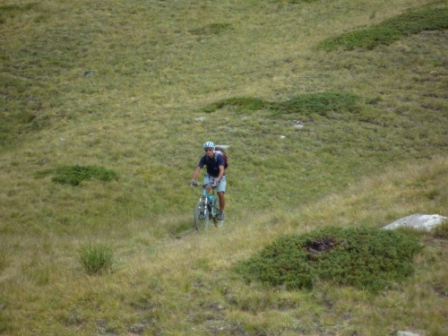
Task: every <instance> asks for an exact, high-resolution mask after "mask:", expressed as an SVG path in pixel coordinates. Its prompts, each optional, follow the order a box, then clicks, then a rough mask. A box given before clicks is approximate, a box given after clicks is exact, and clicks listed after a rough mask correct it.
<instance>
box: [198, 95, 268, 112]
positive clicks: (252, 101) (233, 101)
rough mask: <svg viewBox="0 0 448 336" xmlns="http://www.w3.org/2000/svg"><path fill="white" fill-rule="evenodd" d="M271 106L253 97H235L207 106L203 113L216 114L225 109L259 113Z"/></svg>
mask: <svg viewBox="0 0 448 336" xmlns="http://www.w3.org/2000/svg"><path fill="white" fill-rule="evenodd" d="M267 106H269V103H267V102H265V101H263V100H261V99H258V98H253V97H234V98H228V99H222V100H219V101H217V102H216V103H213V104H210V105H207V106H205V107H204V108H203V109H202V111H203V112H207V113H210V112H215V111H216V110H219V109H222V108H224V107H235V108H236V111H237V112H241V111H243V110H244V111H257V110H261V109H263V108H265V107H267Z"/></svg>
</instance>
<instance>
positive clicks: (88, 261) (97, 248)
mask: <svg viewBox="0 0 448 336" xmlns="http://www.w3.org/2000/svg"><path fill="white" fill-rule="evenodd" d="M113 259H114V255H113V251H112V248H111V247H110V246H108V245H104V244H89V245H86V246H84V247H83V248H81V251H80V260H81V264H82V265H83V266H84V269H85V271H86V272H87V274H89V275H94V274H103V273H104V272H106V271H110V270H111V269H112V265H113Z"/></svg>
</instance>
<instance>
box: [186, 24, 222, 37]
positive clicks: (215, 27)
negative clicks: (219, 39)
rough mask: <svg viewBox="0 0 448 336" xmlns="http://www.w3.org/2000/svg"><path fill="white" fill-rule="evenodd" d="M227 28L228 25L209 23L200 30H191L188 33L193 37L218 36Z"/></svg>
mask: <svg viewBox="0 0 448 336" xmlns="http://www.w3.org/2000/svg"><path fill="white" fill-rule="evenodd" d="M229 27H230V23H211V24H208V25H205V26H203V27H201V28H196V29H191V30H189V32H190V34H193V35H213V34H220V33H222V32H223V31H224V30H226V29H227V28H229Z"/></svg>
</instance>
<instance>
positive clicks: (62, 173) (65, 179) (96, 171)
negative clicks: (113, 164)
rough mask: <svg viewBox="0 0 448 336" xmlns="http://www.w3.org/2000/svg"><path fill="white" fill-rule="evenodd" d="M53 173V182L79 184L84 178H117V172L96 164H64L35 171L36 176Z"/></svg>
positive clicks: (106, 180)
mask: <svg viewBox="0 0 448 336" xmlns="http://www.w3.org/2000/svg"><path fill="white" fill-rule="evenodd" d="M47 175H54V176H53V178H52V181H53V182H57V183H62V184H71V185H74V186H76V185H79V184H80V183H81V182H82V181H84V180H90V179H92V178H93V179H97V180H100V181H104V182H109V181H112V180H114V179H116V178H117V174H116V173H115V172H114V171H113V170H110V169H106V168H103V167H97V166H79V165H74V166H64V167H60V168H56V169H48V170H43V171H40V172H37V173H36V177H37V178H39V177H43V176H47Z"/></svg>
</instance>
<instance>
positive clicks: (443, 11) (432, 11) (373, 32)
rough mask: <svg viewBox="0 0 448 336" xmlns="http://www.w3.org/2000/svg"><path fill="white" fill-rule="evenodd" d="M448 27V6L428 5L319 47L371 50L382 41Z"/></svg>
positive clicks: (330, 40)
mask: <svg viewBox="0 0 448 336" xmlns="http://www.w3.org/2000/svg"><path fill="white" fill-rule="evenodd" d="M447 28H448V8H425V9H422V10H419V11H410V12H407V13H404V14H402V15H398V16H396V17H393V18H391V19H388V20H386V21H383V22H381V23H380V24H378V25H374V26H372V27H369V28H366V29H361V30H356V31H352V32H348V33H345V34H341V35H338V36H335V37H331V38H328V39H325V40H324V41H322V42H321V43H320V44H319V47H320V48H322V49H324V50H327V51H331V50H335V49H343V50H353V49H369V50H370V49H374V48H375V47H377V46H378V45H380V44H384V45H389V44H391V43H393V42H395V41H397V40H399V39H401V38H402V37H403V36H406V35H410V34H418V33H420V32H422V31H427V30H440V29H447Z"/></svg>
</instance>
